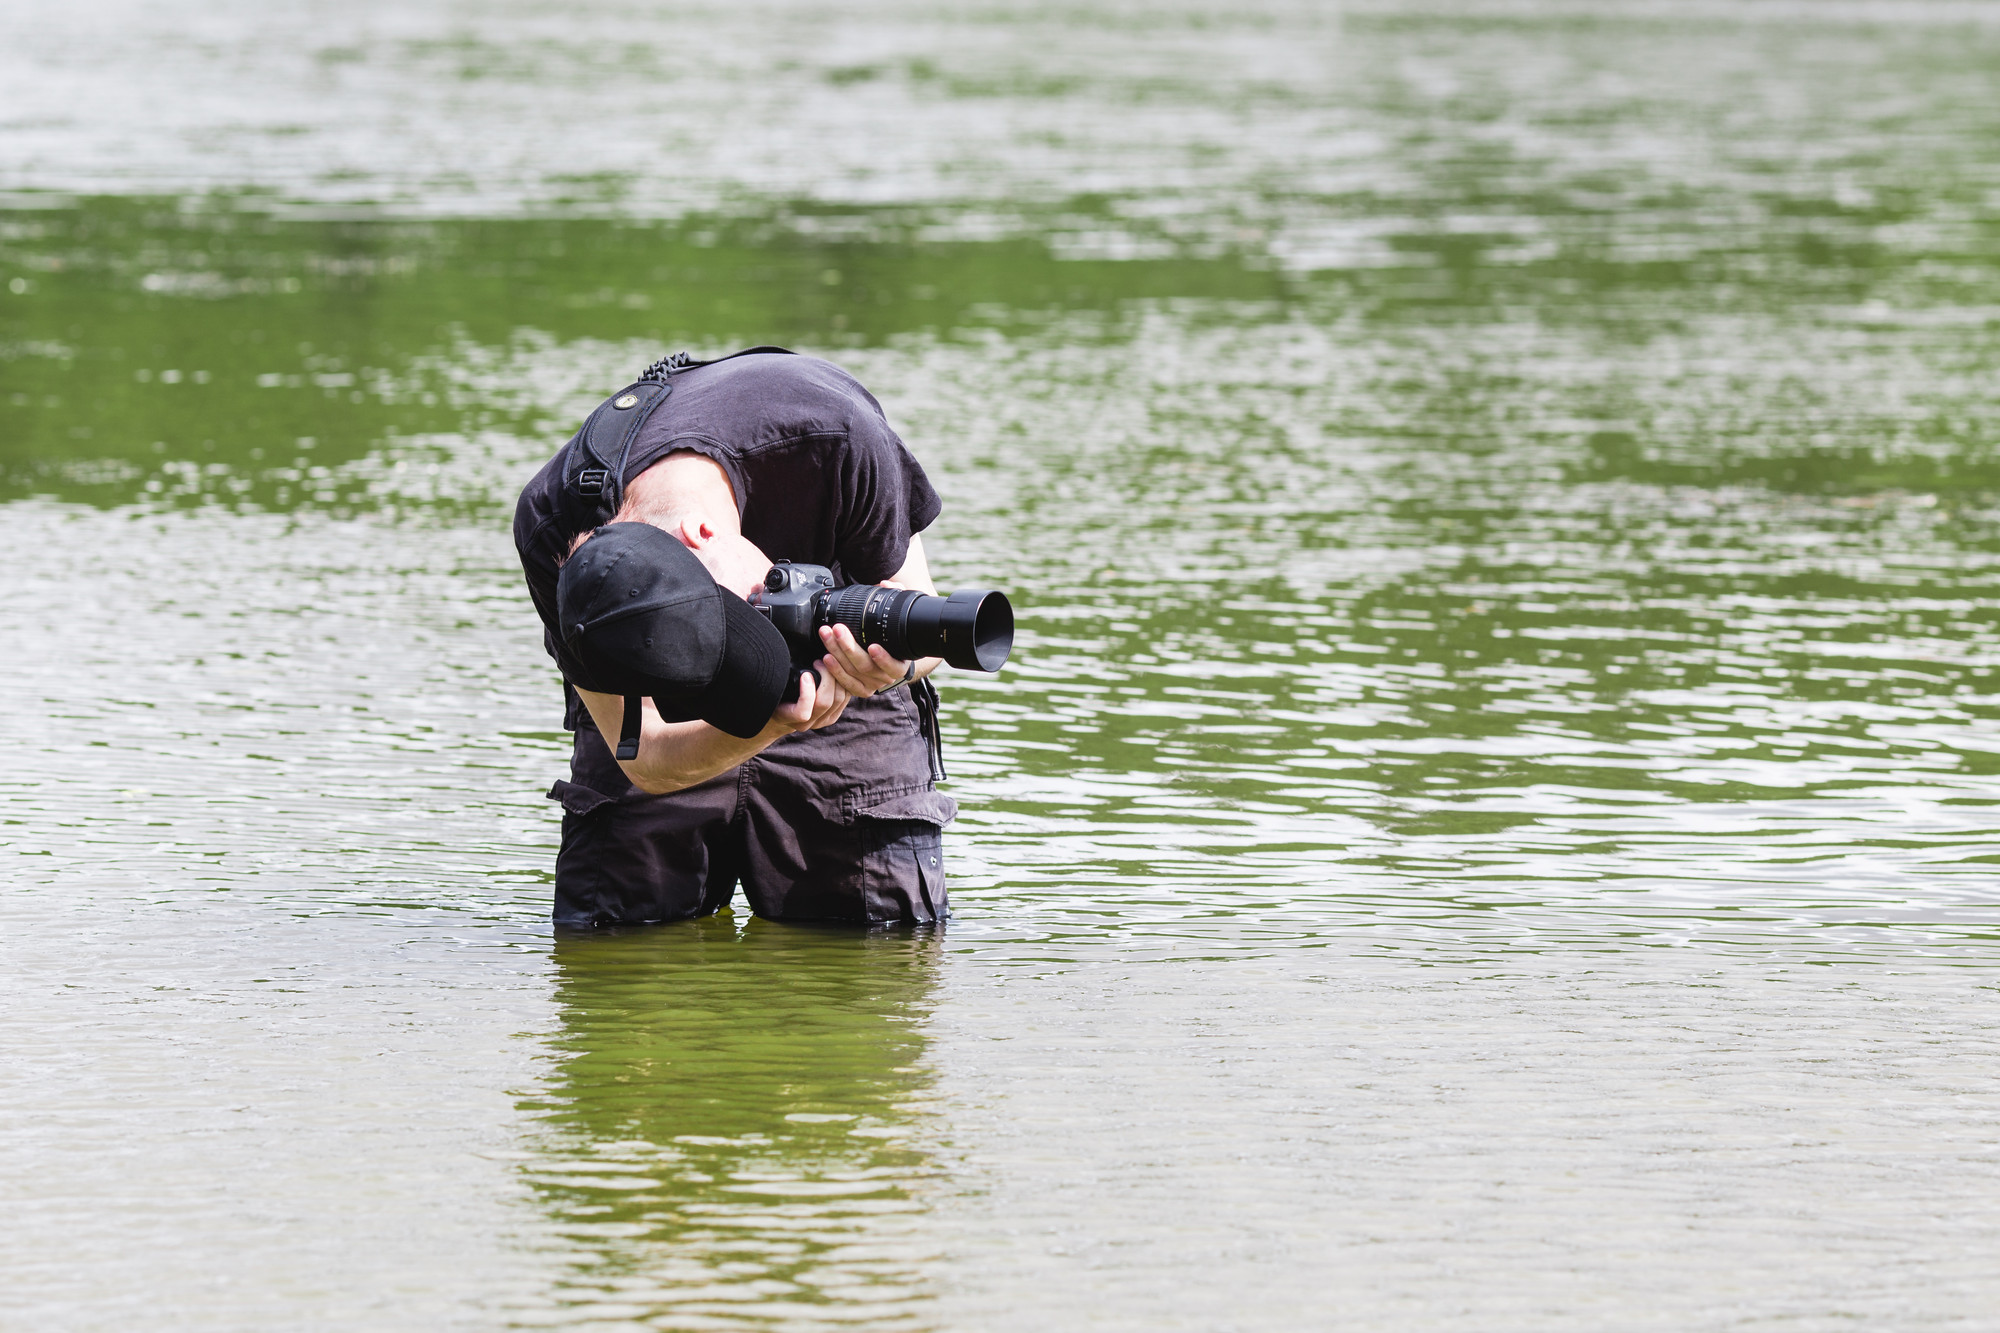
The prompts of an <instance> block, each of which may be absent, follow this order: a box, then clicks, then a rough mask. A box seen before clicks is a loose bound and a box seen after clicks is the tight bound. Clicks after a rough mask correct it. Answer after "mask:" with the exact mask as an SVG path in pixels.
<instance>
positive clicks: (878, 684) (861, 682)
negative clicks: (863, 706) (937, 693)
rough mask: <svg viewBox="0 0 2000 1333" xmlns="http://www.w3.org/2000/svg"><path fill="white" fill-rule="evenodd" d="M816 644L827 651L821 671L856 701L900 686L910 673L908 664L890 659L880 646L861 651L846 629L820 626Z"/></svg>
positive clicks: (885, 650) (877, 644)
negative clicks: (820, 644)
mask: <svg viewBox="0 0 2000 1333" xmlns="http://www.w3.org/2000/svg"><path fill="white" fill-rule="evenodd" d="M819 641H820V642H821V643H823V644H825V645H826V650H827V651H826V656H825V657H822V658H820V660H819V667H820V670H822V671H824V672H825V673H826V674H827V676H828V677H829V678H830V679H831V680H832V681H833V683H834V684H836V685H838V686H840V688H841V689H843V690H845V691H847V693H848V694H850V695H852V696H853V697H854V698H857V699H865V698H867V697H868V696H869V695H871V694H880V693H881V692H882V691H883V690H886V689H889V688H891V687H892V686H896V685H900V684H902V683H903V677H904V676H905V675H907V674H908V672H909V670H910V664H909V663H908V662H904V661H899V660H898V659H896V658H893V657H891V656H889V650H888V649H887V648H884V647H883V646H882V645H881V644H879V643H871V644H869V645H868V647H867V648H865V649H864V648H862V646H861V644H860V643H859V642H857V641H856V639H855V637H854V631H853V630H850V629H849V628H847V626H845V625H822V626H820V631H819Z"/></svg>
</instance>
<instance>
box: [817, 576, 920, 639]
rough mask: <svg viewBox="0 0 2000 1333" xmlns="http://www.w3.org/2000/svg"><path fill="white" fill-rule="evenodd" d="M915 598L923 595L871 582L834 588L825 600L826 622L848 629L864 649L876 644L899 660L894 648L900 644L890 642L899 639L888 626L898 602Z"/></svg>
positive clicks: (893, 617) (891, 621) (892, 619)
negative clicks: (879, 585) (882, 586)
mask: <svg viewBox="0 0 2000 1333" xmlns="http://www.w3.org/2000/svg"><path fill="white" fill-rule="evenodd" d="M914 596H922V594H921V593H911V592H909V591H907V590H905V589H902V588H881V587H877V586H876V585H875V584H872V583H852V584H849V585H848V586H847V587H845V588H836V589H834V590H833V593H832V595H831V596H829V597H828V598H827V600H826V623H827V624H830V625H845V626H847V629H848V632H849V633H851V634H852V635H854V640H855V642H857V643H859V644H860V645H861V646H862V647H863V648H866V647H867V646H868V645H869V644H871V643H879V644H881V645H882V646H883V647H884V648H885V649H887V650H888V652H889V655H890V656H891V657H901V656H902V654H901V653H900V652H898V651H897V649H898V648H899V647H901V646H902V645H901V644H899V643H897V642H893V641H892V640H893V639H895V638H900V636H896V635H892V633H891V625H892V623H893V621H894V619H895V612H896V609H897V607H898V605H899V603H900V602H901V601H903V600H905V599H907V598H910V597H914Z"/></svg>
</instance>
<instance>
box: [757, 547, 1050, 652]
mask: <svg viewBox="0 0 2000 1333" xmlns="http://www.w3.org/2000/svg"><path fill="white" fill-rule="evenodd" d="M750 605H752V606H754V607H756V608H757V609H758V610H759V611H761V612H763V614H764V615H766V616H767V617H769V618H770V621H771V623H772V624H773V625H775V626H777V628H778V632H779V633H781V634H783V635H784V636H785V642H786V643H787V644H788V645H790V647H791V650H792V661H793V662H794V663H796V664H797V665H798V666H799V667H801V668H803V667H806V666H810V665H811V664H812V663H813V662H816V661H818V660H819V658H820V657H821V655H822V654H824V653H825V652H826V646H825V645H824V644H822V643H821V642H820V639H819V631H820V628H821V627H822V626H825V625H845V626H847V628H848V629H849V630H850V631H851V632H852V633H853V635H854V639H855V642H857V643H859V644H860V645H861V646H862V647H863V648H866V647H868V645H869V644H872V643H879V644H881V645H882V647H883V648H885V649H886V650H888V653H889V656H891V657H894V658H897V659H899V660H901V661H904V662H910V661H915V660H916V659H917V658H919V657H942V658H943V659H944V660H945V661H947V662H949V663H951V664H952V665H953V666H955V667H960V668H963V669H964V670H967V671H998V670H999V669H1000V668H1001V667H1002V666H1004V665H1006V662H1007V654H1008V653H1009V652H1011V651H1013V648H1014V607H1013V604H1012V603H1011V602H1009V601H1008V600H1007V594H1005V593H1003V592H994V591H992V590H990V589H971V588H968V589H965V590H962V591H960V592H955V593H953V594H952V595H951V596H949V597H933V596H931V595H930V594H929V593H923V592H917V591H915V590H914V589H910V588H884V587H882V586H880V585H879V584H874V583H850V584H848V585H847V586H846V587H844V588H836V587H835V586H834V585H833V571H832V570H830V569H828V568H827V567H826V566H825V565H802V564H794V563H792V562H791V561H786V560H781V561H779V562H778V563H777V564H775V565H772V566H771V572H770V573H769V574H767V575H765V576H764V586H763V587H762V588H760V589H758V590H757V591H756V592H754V593H752V594H751V597H750Z"/></svg>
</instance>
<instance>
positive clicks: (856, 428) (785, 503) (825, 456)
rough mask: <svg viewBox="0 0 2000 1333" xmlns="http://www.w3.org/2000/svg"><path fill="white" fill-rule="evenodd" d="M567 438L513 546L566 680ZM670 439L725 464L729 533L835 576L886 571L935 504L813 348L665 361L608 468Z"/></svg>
mask: <svg viewBox="0 0 2000 1333" xmlns="http://www.w3.org/2000/svg"><path fill="white" fill-rule="evenodd" d="M571 447H573V444H572V445H569V446H565V447H564V448H563V449H562V450H561V451H559V452H558V453H557V454H556V456H555V457H554V458H552V459H550V460H549V462H548V463H547V464H546V465H545V466H544V467H543V468H542V470H541V471H540V472H537V473H536V474H535V476H534V479H533V480H531V481H530V482H529V483H528V484H527V486H526V487H525V488H524V489H523V490H522V491H521V500H520V503H519V504H518V505H517V506H516V507H515V510H514V545H515V547H516V548H517V549H518V550H519V551H520V553H521V567H522V569H523V570H524V571H525V572H526V573H527V577H528V592H529V595H530V596H532V597H533V598H534V602H535V610H536V611H538V612H540V613H541V617H542V625H543V628H544V635H543V642H544V643H545V645H546V646H547V647H548V650H549V655H550V656H551V657H553V658H555V659H556V664H557V665H558V666H560V667H562V668H563V674H564V675H565V676H566V677H568V678H569V679H570V680H571V681H573V682H574V681H576V680H577V672H576V671H575V670H574V668H573V667H572V665H571V664H570V663H569V662H567V661H566V660H565V658H566V656H567V655H566V654H565V653H564V652H562V650H561V644H562V636H561V634H560V633H559V632H558V631H557V627H556V577H557V571H558V568H559V562H560V560H561V559H562V557H563V556H564V555H565V554H566V553H567V552H568V550H569V544H570V542H571V541H573V540H574V539H575V537H576V534H577V532H578V531H579V530H580V529H579V528H578V527H577V526H575V525H574V520H572V519H569V518H566V517H565V506H564V505H563V504H562V502H561V501H562V485H563V476H564V467H563V465H564V461H565V456H566V455H567V454H568V452H569V449H570V448H571ZM681 450H688V451H691V452H694V453H699V454H704V455H706V456H708V457H709V458H712V459H714V460H715V461H716V463H717V464H718V465H720V466H721V468H722V470H723V471H724V472H725V473H727V474H728V476H729V484H730V486H731V487H732V488H733V489H734V490H735V492H736V505H737V509H738V510H739V512H740V513H741V516H742V520H743V535H744V536H745V537H748V538H749V539H750V540H751V541H753V542H755V543H756V544H757V545H758V547H759V548H761V549H762V550H763V552H764V553H765V554H766V555H768V556H770V557H771V558H772V559H773V560H800V561H806V562H809V563H811V564H816V565H826V566H829V567H830V568H832V570H833V572H834V576H835V578H837V579H838V580H839V581H840V582H842V583H879V582H881V581H882V580H883V579H886V578H890V577H892V576H894V574H895V573H896V571H897V570H899V569H901V568H902V567H903V561H904V560H905V559H906V558H907V557H908V555H909V550H910V537H911V536H912V535H913V534H915V533H919V532H922V531H923V530H924V529H925V528H927V527H929V526H930V525H931V523H932V522H933V521H935V520H936V518H937V516H938V512H939V510H940V509H942V508H943V505H942V504H941V503H940V502H939V500H938V496H937V492H936V491H934V490H932V489H931V483H930V479H929V478H928V477H926V476H925V475H924V470H923V468H922V466H921V465H919V464H918V462H917V460H916V459H915V458H913V457H912V456H911V455H910V451H909V450H908V449H907V448H905V447H904V445H903V442H902V440H901V439H899V438H897V435H896V432H895V431H893V430H891V429H890V428H889V421H888V418H887V417H886V416H885V415H884V414H883V412H882V405H881V404H880V403H878V402H876V401H875V396H874V395H873V394H871V393H869V392H868V390H866V389H864V388H862V387H861V384H860V382H859V381H857V380H856V379H855V378H854V377H853V376H852V375H849V374H848V373H847V372H846V371H844V370H842V369H840V368H839V367H838V366H835V365H833V364H831V363H829V362H826V361H821V360H819V359H818V358H816V357H809V356H792V355H788V354H785V353H779V352H768V353H757V354H753V355H749V356H736V357H730V358H728V359H726V360H722V361H716V362H711V363H710V364H708V365H705V366H695V367H692V368H690V369H687V370H683V371H679V372H677V373H676V374H675V375H674V377H673V392H672V393H671V394H670V395H669V396H668V398H667V400H666V402H664V403H662V404H661V405H660V407H659V409H658V410H657V411H655V412H654V413H653V415H652V417H651V419H650V420H648V421H647V422H646V424H645V426H644V427H643V428H642V429H641V430H640V432H639V434H638V436H637V437H636V438H635V439H634V440H633V442H632V449H631V453H630V454H629V455H628V456H627V460H626V464H625V468H624V475H623V477H622V479H621V480H622V481H623V482H624V483H626V484H629V483H630V482H631V481H632V479H633V478H634V477H636V476H638V475H639V474H640V473H641V472H644V471H645V470H646V469H647V468H649V467H651V466H652V465H653V464H654V463H657V462H659V461H660V460H661V459H662V458H664V457H666V456H667V455H668V454H670V453H675V452H678V451H681ZM584 683H585V684H586V688H587V682H584Z"/></svg>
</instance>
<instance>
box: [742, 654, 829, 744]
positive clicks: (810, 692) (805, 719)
mask: <svg viewBox="0 0 2000 1333" xmlns="http://www.w3.org/2000/svg"><path fill="white" fill-rule="evenodd" d="M851 697H852V695H851V693H850V692H849V691H848V690H847V689H845V688H843V687H842V685H841V684H840V682H839V681H837V680H821V681H815V680H814V679H813V673H812V672H810V671H801V672H800V673H799V697H798V698H796V699H794V700H792V702H790V703H788V704H779V705H778V711H777V712H775V713H773V714H771V720H770V721H769V722H767V723H765V724H764V735H765V736H768V737H770V738H771V739H772V740H776V739H777V738H778V737H780V736H789V735H791V734H792V733H793V732H795V731H817V730H819V729H820V728H821V727H824V726H830V725H831V724H832V723H833V722H835V721H836V720H837V719H838V718H839V717H840V714H841V712H842V711H843V710H844V709H846V707H847V701H848V699H850V698H851ZM759 739H762V738H761V737H760V738H759Z"/></svg>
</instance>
